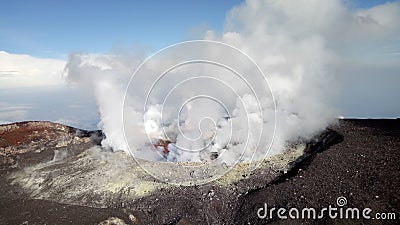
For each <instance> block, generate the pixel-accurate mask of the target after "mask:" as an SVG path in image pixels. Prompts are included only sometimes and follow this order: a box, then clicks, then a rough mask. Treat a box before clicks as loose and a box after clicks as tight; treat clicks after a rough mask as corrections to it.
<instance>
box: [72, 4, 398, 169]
mask: <svg viewBox="0 0 400 225" xmlns="http://www.w3.org/2000/svg"><path fill="white" fill-rule="evenodd" d="M399 21H400V3H398V2H397V3H386V4H384V5H380V6H376V7H374V8H371V9H365V10H350V9H349V8H348V7H347V6H346V5H345V4H344V3H343V2H342V1H338V0H327V1H319V0H301V1H285V0H279V1H273V0H266V1H246V2H245V3H243V4H242V5H239V6H237V7H235V8H233V9H232V10H231V11H230V12H229V13H228V16H227V18H226V23H225V29H224V31H223V32H222V34H221V35H218V34H216V33H215V32H213V31H207V33H206V34H205V35H204V39H205V40H213V41H220V42H223V43H227V44H229V45H232V46H234V47H236V48H238V49H239V50H241V51H243V52H245V53H246V54H247V55H249V56H250V57H251V58H252V59H253V60H254V61H255V62H256V63H257V65H258V66H259V68H260V69H261V71H262V72H263V73H264V74H265V75H266V78H267V79H268V82H269V84H270V87H271V89H272V94H273V96H272V95H270V93H268V92H265V93H266V94H265V95H257V96H254V95H252V94H251V93H250V92H249V90H248V89H246V88H243V83H241V82H240V81H238V79H235V78H232V74H229V71H228V72H227V71H226V70H225V71H224V70H223V69H221V68H217V67H215V66H214V67H213V66H205V65H202V66H194V65H191V66H188V67H182V68H177V69H176V70H175V71H171V73H170V74H169V76H168V79H167V78H166V79H164V78H163V79H161V80H160V81H159V83H157V85H156V87H158V89H154V92H151V95H149V99H148V102H147V103H148V105H147V107H145V108H144V109H143V107H142V106H143V105H144V102H145V99H144V98H143V96H144V97H146V94H147V93H148V92H149V87H151V86H152V84H154V82H155V80H156V79H155V78H156V77H157V76H158V75H159V72H160V71H157V68H162V67H163V66H164V65H165V64H168V63H170V62H169V61H174V60H177V61H178V62H179V59H180V57H181V56H180V55H179V54H176V55H172V56H171V55H169V57H166V58H164V59H165V61H163V60H162V57H160V58H158V59H157V60H156V61H153V62H152V63H149V64H146V65H145V66H144V68H143V73H144V74H146V76H136V77H134V78H133V79H132V81H131V83H130V85H132V86H133V87H134V89H133V90H132V89H130V91H128V93H127V95H126V97H127V98H126V99H125V105H124V106H123V101H124V97H125V91H126V88H127V85H128V82H129V80H130V78H131V76H132V74H133V72H134V71H135V69H136V68H137V67H138V65H139V63H140V62H142V61H143V60H144V58H143V57H136V56H126V55H121V54H109V55H100V54H71V56H70V59H69V62H68V64H67V66H66V77H67V79H68V80H69V81H71V82H73V83H77V84H79V85H81V86H82V87H83V88H84V89H87V90H88V91H89V92H91V93H93V94H94V95H95V96H96V99H97V103H98V105H99V113H100V115H101V123H100V124H99V127H100V128H101V129H102V130H103V131H104V133H105V134H106V139H105V140H104V141H103V143H102V144H103V145H104V146H105V147H108V148H112V149H113V150H125V151H128V150H130V151H131V152H132V153H133V154H134V155H135V156H137V157H140V158H145V159H152V160H163V155H162V154H159V153H157V152H156V151H154V150H153V146H152V145H151V144H149V140H160V139H169V140H170V141H171V142H172V143H169V144H168V143H165V145H168V149H169V154H168V155H167V156H166V158H167V159H168V160H170V161H204V160H208V159H209V155H210V154H211V153H213V152H214V153H215V152H216V153H218V155H220V156H222V158H223V161H225V162H228V163H231V162H233V161H235V160H236V159H238V158H240V157H241V160H251V159H254V158H257V159H259V158H262V157H265V154H266V153H267V152H266V150H262V151H259V152H255V151H254V148H257V147H258V148H261V149H268V148H269V143H270V142H271V141H272V134H273V129H274V124H275V123H276V132H275V139H274V142H273V145H272V148H271V151H270V152H268V155H273V154H277V153H280V152H282V151H283V150H284V149H285V148H284V146H285V144H287V143H288V142H291V141H297V140H299V139H303V140H304V139H309V138H311V137H312V136H313V135H315V134H317V133H318V132H320V131H322V130H323V129H325V128H326V127H327V126H328V125H329V124H330V123H331V122H333V121H334V118H335V117H337V116H338V113H337V111H336V110H335V109H334V108H333V107H332V102H333V99H334V96H335V92H336V90H337V87H336V86H335V81H334V79H333V75H334V74H335V72H336V71H337V69H336V68H337V67H340V66H343V65H344V64H345V62H348V61H352V60H353V61H354V59H355V57H354V54H355V53H357V52H356V51H357V50H360V49H362V50H360V51H362V53H364V54H370V53H371V52H374V51H375V50H376V48H377V46H379V44H380V43H383V42H387V41H393V40H397V39H396V38H398V34H399V27H400V26H399ZM371 46H372V47H371ZM198 52H201V53H199V54H205V55H207V56H208V57H211V58H216V59H219V60H221V61H223V62H224V63H226V64H234V65H242V64H241V63H240V62H239V61H237V59H235V58H232V59H231V58H229V56H226V55H219V53H218V52H213V50H212V49H211V50H210V49H206V50H204V49H203V50H202V49H198ZM198 52H196V53H198ZM178 53H179V52H178ZM180 53H182V52H180ZM182 54H184V55H187V54H191V53H188V52H183V53H182ZM247 65H248V64H243V66H242V68H239V70H241V71H242V72H244V73H245V74H247V75H248V77H247V78H248V79H249V81H250V82H251V84H252V86H254V87H255V89H256V90H259V89H262V88H263V86H259V84H258V83H262V81H261V79H260V77H258V76H256V75H254V76H253V75H252V74H253V73H255V71H254V70H252V69H251V68H247ZM199 71H200V72H199ZM155 72H157V73H155ZM191 73H192V74H193V73H197V74H196V75H201V76H209V75H210V74H212V77H213V79H211V78H209V79H196V80H190V76H189V75H190V74H191ZM188 74H189V75H188ZM215 74H218V75H215ZM192 76H193V75H192ZM210 76H211V75H210ZM217 78H218V79H217ZM185 79H186V80H185ZM219 79H220V80H222V81H223V82H222V83H221V82H220V81H219ZM210 80H212V82H210ZM182 81H185V82H183V83H182V84H181V85H180V86H179V89H178V88H177V89H176V91H175V90H174V91H173V92H171V93H169V91H170V90H172V89H174V86H175V85H177V84H178V83H179V82H182ZM224 82H225V83H224ZM227 83H228V84H229V86H230V87H232V88H233V89H234V92H232V90H230V89H229V88H228V87H226V85H222V84H227ZM263 93H264V92H263ZM169 94H170V95H169ZM202 94H204V95H205V94H207V95H208V96H217V97H218V99H219V100H221V102H222V103H223V104H224V105H221V104H220V103H219V102H217V101H211V100H212V99H193V101H190V102H187V104H185V101H186V100H188V99H189V98H191V97H193V96H196V95H202ZM165 96H169V98H168V101H166V102H163V100H164V97H165ZM272 97H274V99H275V104H276V114H275V115H276V120H274V119H273V115H274V110H275V105H274V104H273V103H274V102H273V101H272V100H273V98H272ZM258 98H259V99H258ZM181 106H184V107H182V111H179V110H180V107H181ZM124 107H125V108H124ZM260 107H261V109H262V112H263V115H261V114H260V112H259V109H260ZM122 115H124V118H123V116H122ZM177 115H179V118H178V117H177ZM126 118H129V119H128V120H127V119H126ZM123 121H124V123H125V124H123ZM124 125H125V134H126V140H125V137H124V135H123V134H124ZM260 127H261V128H263V132H264V134H265V135H266V136H262V138H263V139H262V140H260V142H258V138H257V137H259V135H261V134H260V130H259V129H258V128H260ZM128 144H129V145H128ZM153 144H154V143H153ZM177 146H179V148H177ZM245 146H247V147H248V148H249V149H250V151H247V152H244V153H243V152H242V151H243V149H244V148H245ZM156 148H157V149H158V150H159V152H160V151H162V150H163V149H162V148H163V147H162V146H156ZM181 148H183V149H185V148H187V149H192V150H193V149H204V151H196V152H193V151H181V150H180V149H181ZM241 154H244V155H243V156H241ZM164 157H165V156H164Z"/></svg>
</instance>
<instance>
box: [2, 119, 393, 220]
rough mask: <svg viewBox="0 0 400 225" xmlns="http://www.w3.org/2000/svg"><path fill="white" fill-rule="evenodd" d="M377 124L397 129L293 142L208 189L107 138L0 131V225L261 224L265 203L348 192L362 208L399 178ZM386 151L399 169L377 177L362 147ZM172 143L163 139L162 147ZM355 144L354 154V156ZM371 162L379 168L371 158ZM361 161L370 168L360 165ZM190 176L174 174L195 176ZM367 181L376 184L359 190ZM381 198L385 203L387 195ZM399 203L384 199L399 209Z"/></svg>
mask: <svg viewBox="0 0 400 225" xmlns="http://www.w3.org/2000/svg"><path fill="white" fill-rule="evenodd" d="M379 123H388V124H395V125H396V124H397V125H398V120H391V121H390V120H389V122H387V121H386V122H385V121H381V122H376V123H374V124H369V123H367V122H366V121H363V120H361V121H346V120H343V121H340V122H339V124H337V125H335V126H333V127H332V128H330V129H327V130H325V131H324V132H322V133H321V134H319V135H317V136H316V137H315V138H314V139H313V140H311V141H308V142H307V143H296V144H292V145H290V146H289V147H288V149H287V150H286V151H285V153H283V154H279V155H275V156H273V157H269V158H265V159H264V160H263V161H262V162H261V163H260V166H259V167H258V168H257V169H255V170H253V171H250V172H249V170H248V169H247V167H248V163H245V162H242V163H239V164H237V165H235V167H234V168H233V169H232V170H230V171H229V172H228V173H227V174H225V175H224V176H222V177H221V178H219V179H217V180H214V181H212V182H209V183H206V184H203V185H174V184H169V183H168V182H162V181H159V180H157V179H155V178H153V177H152V176H150V175H148V174H147V173H146V172H145V171H143V170H142V169H141V167H140V166H139V165H138V162H140V163H147V164H151V166H152V167H154V168H157V170H158V171H160V173H168V172H169V173H171V171H173V169H171V167H170V166H171V164H173V163H165V162H159V163H157V162H141V161H136V160H134V159H133V158H132V156H130V155H128V154H126V153H124V152H122V151H119V152H111V151H107V150H106V149H103V148H102V147H101V146H100V145H99V144H100V143H101V140H102V139H103V138H104V136H103V134H102V132H101V131H86V130H80V129H76V128H73V127H69V126H65V125H62V124H56V123H51V122H20V123H13V124H7V125H1V126H0V147H1V148H0V154H1V155H0V169H1V171H2V173H1V182H0V183H1V184H0V185H1V190H2V192H1V203H0V208H1V217H0V223H1V224H44V223H48V221H59V222H57V224H202V223H203V222H204V221H209V224H234V223H238V222H237V221H241V222H243V223H245V222H246V221H250V222H251V221H253V222H254V221H258V220H257V219H256V218H255V217H256V216H257V215H256V214H255V213H254V212H255V211H256V210H257V207H259V206H260V204H261V206H262V204H263V203H262V202H264V201H268V202H271V204H273V203H274V204H289V203H290V202H294V201H293V200H296V201H297V200H298V201H299V202H300V204H308V202H312V203H313V204H318V201H320V200H321V199H323V198H325V197H324V196H328V195H331V196H336V195H339V194H342V193H345V194H346V195H348V196H352V195H353V196H354V195H357V196H358V197H357V199H360V201H361V199H363V198H365V199H368V197H369V194H368V193H369V192H366V189H369V188H372V189H378V186H379V185H378V184H379V182H382V181H381V180H380V179H377V177H375V180H374V181H373V179H372V178H369V177H370V175H371V174H375V173H377V174H379V173H380V172H379V171H380V170H381V169H384V168H387V167H390V170H387V171H385V173H386V172H387V173H396V172H393V171H397V172H398V171H399V165H398V163H397V162H398V161H397V160H399V159H398V157H399V156H398V149H399V138H398V132H399V130H398V127H399V126H387V127H391V128H392V130H390V131H387V132H388V133H387V134H388V135H387V136H377V135H376V134H377V133H376V132H377V131H378V129H380V128H379V126H380V124H379ZM396 132H397V133H396ZM362 135H364V136H363V137H362V138H361V136H362ZM396 135H397V136H396ZM367 137H368V138H367ZM382 141H385V142H384V143H383V142H382ZM374 143H376V144H375V145H373V144H374ZM379 143H381V144H382V143H383V145H381V146H380V147H382V148H387V149H389V150H388V151H387V154H392V153H394V152H395V151H397V153H396V155H395V156H392V157H393V160H394V162H392V161H388V162H387V164H385V165H381V166H382V168H381V169H379V170H378V171H377V170H371V167H373V166H375V164H378V163H379V162H381V161H380V159H381V158H383V157H387V156H383V155H380V154H378V153H376V152H375V150H369V149H370V148H367V149H366V150H364V149H363V150H361V147H362V146H365V145H373V146H376V145H377V144H379ZM168 144H169V143H164V142H161V141H160V142H159V143H158V146H157V147H160V146H162V148H163V149H164V147H165V148H166V146H168ZM346 146H347V147H346ZM348 146H355V148H356V149H355V150H354V151H352V152H350V151H349V148H348ZM396 146H397V147H396ZM165 151H167V149H166V150H165ZM391 152H392V153H391ZM372 155H373V157H374V160H368V158H367V157H370V156H372ZM214 157H218V156H214ZM360 157H361V158H362V159H361V158H360ZM396 157H397V158H396ZM351 160H354V161H353V162H352V163H350V161H351ZM360 160H364V161H367V160H368V161H370V162H369V163H365V162H363V164H362V165H363V166H361V164H360V163H361V162H360ZM189 164H190V163H189ZM190 168H191V167H190V166H188V167H187V170H186V171H178V172H176V171H173V173H176V176H183V175H184V173H188V174H190V173H191V169H190ZM367 175H368V176H367ZM365 176H367V178H368V179H366V178H363V177H365ZM379 176H380V175H379ZM352 179H355V183H353V184H351V182H352V181H351V180H352ZM391 179H392V180H385V182H389V183H392V184H396V183H397V184H398V178H396V177H395V176H393V177H392V178H391ZM396 179H397V181H396ZM363 182H370V184H371V185H372V186H368V187H364V186H363V185H360V184H362V183H363ZM374 182H376V183H374ZM347 185H348V186H347ZM355 186H357V188H358V190H357V189H355ZM381 192H383V194H377V195H379V196H380V197H379V198H381V196H382V198H385V197H384V196H386V197H388V196H389V195H385V193H384V190H381ZM389 192H390V190H389ZM293 198H294V199H293ZM377 198H378V197H377ZM332 199H333V198H332ZM332 199H325V200H332ZM398 200H399V198H398V197H394V198H392V199H391V200H387V201H388V204H391V205H395V206H397V208H398V206H399V201H398ZM332 201H334V199H333V200H332ZM285 202H286V203H285ZM261 222H262V221H261ZM254 223H256V222H254ZM51 224H52V223H51ZM238 224H239V223H238ZM241 224H242V223H241ZM252 224H253V223H252Z"/></svg>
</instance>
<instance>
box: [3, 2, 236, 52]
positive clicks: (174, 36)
mask: <svg viewBox="0 0 400 225" xmlns="http://www.w3.org/2000/svg"><path fill="white" fill-rule="evenodd" d="M239 3H240V1H238V0H231V1H192V2H188V1H184V0H173V1H154V0H151V1H119V2H118V3H115V2H112V1H104V0H100V1H97V0H96V1H95V0H89V1H50V0H46V1H43V0H39V1H20V0H17V1H2V3H1V4H2V7H0V8H1V9H0V14H1V20H0V46H1V47H2V50H3V51H7V52H12V53H20V54H29V55H33V56H39V57H50V58H53V57H56V58H63V57H65V56H66V55H67V54H69V53H70V52H75V51H82V52H92V53H95V52H109V51H110V50H112V49H114V48H127V47H135V46H143V47H145V48H149V49H152V50H158V49H160V48H162V47H165V46H167V45H171V44H174V43H176V42H178V41H181V40H184V39H189V38H193V37H197V38H198V37H200V34H201V32H202V31H204V30H206V29H212V30H222V25H223V23H224V19H225V14H226V12H227V11H228V10H229V9H230V8H232V7H233V6H234V5H237V4H239Z"/></svg>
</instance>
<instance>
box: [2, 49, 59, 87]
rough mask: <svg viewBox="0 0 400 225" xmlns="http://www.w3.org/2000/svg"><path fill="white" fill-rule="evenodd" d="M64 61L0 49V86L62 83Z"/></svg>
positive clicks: (54, 84)
mask: <svg viewBox="0 0 400 225" xmlns="http://www.w3.org/2000/svg"><path fill="white" fill-rule="evenodd" d="M65 63H66V62H65V61H63V60H58V59H46V58H36V57H33V56H30V55H22V54H11V53H8V52H5V51H0V88H15V87H38V86H57V85H62V84H64V80H63V78H62V72H63V69H64V66H65Z"/></svg>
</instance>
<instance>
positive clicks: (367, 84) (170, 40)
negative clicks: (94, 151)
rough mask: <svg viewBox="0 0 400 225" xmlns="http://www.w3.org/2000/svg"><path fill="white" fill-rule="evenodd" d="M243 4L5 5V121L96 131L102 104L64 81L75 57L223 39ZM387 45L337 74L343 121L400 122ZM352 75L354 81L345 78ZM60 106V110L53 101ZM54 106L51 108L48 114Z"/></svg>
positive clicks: (376, 1)
mask: <svg viewBox="0 0 400 225" xmlns="http://www.w3.org/2000/svg"><path fill="white" fill-rule="evenodd" d="M386 2H393V1H385V0H371V1H368V0H364V1H363V0H358V1H351V0H346V1H344V2H343V4H344V5H346V7H348V9H349V10H350V11H357V10H363V9H369V8H372V7H375V6H377V5H381V4H384V3H386ZM241 4H244V3H243V1H239V0H231V1H191V2H188V1H184V0H173V1H153V0H152V1H119V2H118V3H116V2H113V1H94V0H89V1H50V0H46V1H44V0H37V1H22V0H12V1H11V0H10V1H8V0H6V1H2V2H1V3H0V122H2V123H6V122H14V121H18V120H27V119H37V120H52V121H59V122H65V121H67V123H68V121H69V124H70V125H75V126H83V127H84V128H93V126H94V124H96V123H97V122H98V120H96V119H93V117H95V115H96V113H94V111H96V110H94V108H95V107H96V103H95V102H93V101H92V100H91V98H90V97H83V95H81V94H80V91H78V90H75V87H70V86H68V85H67V86H65V81H63V80H62V79H60V76H61V75H60V74H61V73H62V72H63V65H65V63H66V61H67V60H68V57H69V54H71V53H75V52H83V53H99V54H101V53H104V54H107V53H110V52H129V53H130V52H135V51H136V52H146V53H147V54H148V53H149V52H155V51H157V50H159V49H161V48H163V47H166V46H168V45H171V44H174V43H177V42H180V41H183V40H191V39H199V38H202V37H203V36H204V33H205V32H206V31H207V30H213V31H214V32H215V33H216V34H217V35H218V34H221V33H223V32H225V31H226V30H228V29H229V27H227V26H226V20H227V19H226V18H227V15H228V13H229V12H230V10H231V9H232V8H233V7H234V6H237V5H241ZM397 28H398V27H397ZM328 44H329V43H328ZM334 44H337V42H334ZM341 44H343V43H341ZM389 44H390V45H386V47H387V48H390V49H389V50H388V51H389V52H391V53H390V54H391V55H389V56H387V55H385V56H383V57H384V58H385V57H386V58H387V59H386V60H385V61H382V62H383V63H380V64H379V66H373V67H372V68H371V69H370V70H368V73H365V71H364V70H362V71H361V70H360V67H359V66H358V67H356V66H355V67H351V66H349V67H346V68H335V70H336V71H339V73H338V74H339V75H338V76H337V78H336V79H337V80H338V82H339V83H341V85H340V86H341V87H340V92H341V93H342V97H340V98H339V99H338V100H337V103H336V104H337V105H338V108H340V110H341V113H342V115H343V116H345V117H360V118H368V117H374V118H376V117H389V118H393V117H394V118H395V117H399V114H400V108H399V107H397V106H396V103H395V102H393V99H396V98H397V99H398V98H399V97H400V92H399V90H398V88H397V86H398V84H399V83H400V79H399V76H400V75H399V74H398V67H396V66H393V65H395V64H396V62H399V56H398V55H399V45H398V44H397V45H396V44H393V43H389ZM361 47H363V45H361ZM364 47H365V46H364ZM332 48H334V46H333V47H332ZM351 48H352V46H349V48H348V49H351ZM345 50H346V49H344V50H343V49H340V51H342V52H345ZM370 52H371V51H368V52H367V53H366V54H364V52H363V49H356V50H348V52H346V54H359V55H358V56H359V57H358V58H357V59H360V60H361V61H362V59H363V58H368V57H369V55H370ZM353 58H354V57H353ZM381 58H382V57H381ZM349 63H351V62H349ZM358 63H360V62H358ZM361 63H362V62H361ZM385 63H386V64H387V65H388V66H385V65H386V64H385ZM399 64H400V63H399ZM365 66H366V67H368V66H369V65H365ZM349 71H350V72H349ZM349 73H351V74H352V76H344V75H343V74H349ZM360 73H365V74H360ZM341 74H342V76H341ZM57 87H62V88H57ZM44 96H48V97H44ZM49 96H51V98H50V97H49ZM55 96H57V98H56V97H55ZM343 96H344V97H343ZM43 98H45V100H43ZM383 99H384V100H383ZM56 101H58V106H57V107H55V105H54V104H53V103H54V102H56ZM50 106H52V107H51V110H44V109H45V108H46V107H49V108H50ZM70 109H73V110H70ZM72 114H74V115H72ZM77 115H79V116H77ZM81 115H89V116H87V117H84V118H83V117H82V116H81ZM78 117H79V122H77V120H78V119H77V118H78Z"/></svg>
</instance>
